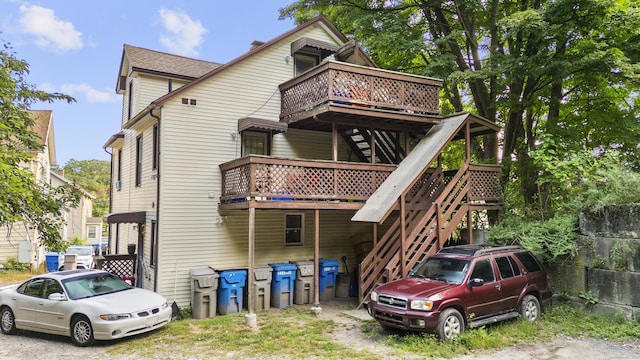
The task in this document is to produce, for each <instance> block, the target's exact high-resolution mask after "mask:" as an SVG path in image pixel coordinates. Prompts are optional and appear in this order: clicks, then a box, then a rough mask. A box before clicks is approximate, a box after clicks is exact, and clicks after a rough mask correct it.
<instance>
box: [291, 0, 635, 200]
mask: <svg viewBox="0 0 640 360" xmlns="http://www.w3.org/2000/svg"><path fill="white" fill-rule="evenodd" d="M280 13H281V16H282V17H287V16H290V17H293V18H294V19H295V20H296V21H297V22H299V23H300V22H304V21H306V20H308V19H309V18H311V17H313V16H316V15H318V14H323V15H325V16H326V17H327V18H329V20H331V21H332V22H333V23H334V24H336V26H337V27H338V28H339V29H341V30H342V31H343V32H345V33H346V34H347V35H348V36H351V37H354V38H356V39H358V40H359V41H360V42H361V44H362V46H363V48H364V49H365V50H366V51H368V53H369V54H370V55H371V57H372V59H373V60H374V61H375V62H376V63H377V64H378V65H379V66H380V67H383V68H388V69H392V70H399V71H406V72H412V73H416V74H421V75H427V76H433V77H439V78H443V79H444V85H443V98H444V100H445V104H444V106H443V109H444V110H445V112H447V111H462V110H473V111H474V112H476V113H478V114H479V115H480V116H483V117H485V118H487V119H489V120H491V121H494V122H496V123H499V124H500V125H502V126H503V128H504V132H503V137H502V147H501V148H502V151H503V157H502V158H503V168H504V172H503V176H502V182H503V186H504V188H505V189H506V188H507V186H508V185H509V184H512V185H513V182H512V180H513V179H517V184H518V186H519V189H518V192H519V194H520V196H521V197H522V199H523V204H524V205H525V206H527V207H537V206H539V204H540V201H539V199H538V198H537V196H538V194H539V191H538V177H539V174H540V169H539V168H538V167H537V165H536V162H535V161H534V160H533V159H532V158H531V152H532V151H533V150H535V148H536V147H537V146H539V145H540V143H541V142H542V141H544V140H545V137H546V135H552V138H553V139H555V145H556V146H557V148H556V156H557V159H558V160H563V159H568V158H570V157H571V154H572V152H575V151H578V150H580V149H582V150H587V151H598V152H599V153H606V152H609V151H612V150H617V153H618V154H620V155H621V156H622V157H624V158H625V159H627V162H628V163H629V164H636V165H637V158H638V155H639V152H640V151H639V149H638V146H637V145H638V140H637V139H638V138H639V137H640V136H639V135H640V119H639V118H638V116H637V115H636V114H637V113H638V105H639V101H638V97H637V89H638V84H639V80H640V65H639V64H638V60H639V59H640V8H639V2H638V0H555V1H545V0H519V1H516V2H514V1H506V0H490V1H477V0H453V1H431V0H395V1H386V0H373V1H372V0H300V1H296V2H294V3H293V4H291V5H289V6H288V7H286V8H283V9H281V11H280ZM494 141H497V139H494V138H491V137H486V138H484V139H483V140H482V141H480V142H478V143H476V144H474V150H475V152H476V153H477V154H479V156H484V157H487V156H490V152H488V151H487V152H485V151H484V149H487V150H489V149H491V148H492V146H493V142H494ZM484 145H486V146H484ZM485 153H486V154H485Z"/></svg>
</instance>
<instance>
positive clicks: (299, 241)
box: [284, 214, 304, 246]
mask: <svg viewBox="0 0 640 360" xmlns="http://www.w3.org/2000/svg"><path fill="white" fill-rule="evenodd" d="M303 244H304V214H286V215H285V229H284V246H301V245H303Z"/></svg>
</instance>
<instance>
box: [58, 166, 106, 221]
mask: <svg viewBox="0 0 640 360" xmlns="http://www.w3.org/2000/svg"><path fill="white" fill-rule="evenodd" d="M110 171H111V164H110V163H109V162H108V161H104V160H74V159H71V160H69V161H67V163H66V164H64V177H65V178H67V179H69V180H71V181H73V182H74V183H76V184H78V185H80V186H81V187H82V188H83V189H85V190H87V191H88V192H90V193H91V194H93V195H94V196H95V197H96V198H95V199H94V200H93V216H95V217H101V216H103V215H106V214H107V212H108V211H109V181H110V177H111V173H110Z"/></svg>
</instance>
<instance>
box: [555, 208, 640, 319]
mask: <svg viewBox="0 0 640 360" xmlns="http://www.w3.org/2000/svg"><path fill="white" fill-rule="evenodd" d="M577 241H578V244H579V254H578V256H577V257H576V258H575V259H572V260H570V261H565V262H561V263H559V264H556V266H554V267H553V268H551V269H550V271H549V272H550V275H551V279H552V288H553V292H554V293H555V294H556V295H558V294H560V293H568V294H569V295H570V296H571V297H572V298H573V299H574V300H575V301H582V302H583V303H584V302H585V301H584V299H580V298H579V295H580V293H588V294H590V295H591V296H593V298H595V299H597V304H595V305H593V308H594V310H596V311H599V312H604V313H617V314H621V315H623V316H624V317H626V318H628V319H636V320H638V321H640V204H638V205H619V206H607V207H604V208H602V209H599V210H594V209H591V208H585V209H583V210H582V211H581V213H580V226H579V235H577ZM623 269H624V270H623Z"/></svg>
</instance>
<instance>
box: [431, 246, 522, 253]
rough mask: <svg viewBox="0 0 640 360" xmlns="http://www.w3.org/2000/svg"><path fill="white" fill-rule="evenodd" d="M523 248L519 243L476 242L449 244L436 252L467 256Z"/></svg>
mask: <svg viewBox="0 0 640 360" xmlns="http://www.w3.org/2000/svg"><path fill="white" fill-rule="evenodd" d="M523 249H524V248H523V247H522V246H520V245H489V244H478V245H474V244H472V245H456V246H449V247H445V248H442V249H440V251H438V254H460V255H467V256H478V255H484V254H491V253H499V252H504V251H513V250H523Z"/></svg>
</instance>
